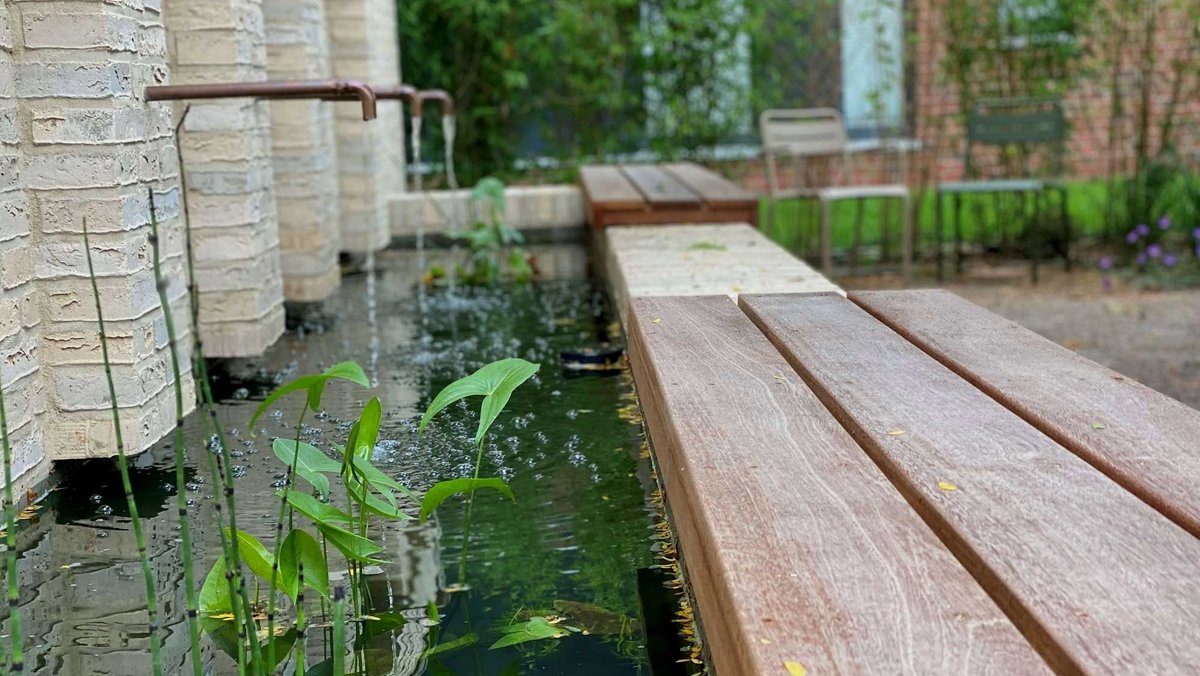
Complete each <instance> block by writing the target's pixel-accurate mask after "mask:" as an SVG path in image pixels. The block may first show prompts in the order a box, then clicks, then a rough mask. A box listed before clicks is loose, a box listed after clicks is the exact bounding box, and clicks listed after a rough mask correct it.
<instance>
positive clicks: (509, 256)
mask: <svg viewBox="0 0 1200 676" xmlns="http://www.w3.org/2000/svg"><path fill="white" fill-rule="evenodd" d="M471 200H472V201H473V202H475V203H476V204H478V205H480V206H481V207H482V208H483V209H484V211H485V218H484V219H483V220H480V221H479V222H477V223H475V225H474V227H472V228H471V229H470V230H463V231H456V232H452V233H450V235H451V237H453V238H454V239H456V240H458V241H461V242H464V243H465V244H466V245H467V248H468V249H470V258H468V260H467V263H466V264H465V265H460V266H458V269H457V275H458V278H459V280H460V281H461V282H463V283H464V284H472V285H476V286H494V285H495V284H498V283H499V282H500V281H501V280H503V279H510V280H513V281H517V282H522V283H523V282H528V281H529V280H530V279H532V278H533V275H534V272H535V271H534V268H533V265H532V262H531V261H532V260H533V257H532V256H531V255H530V254H529V252H528V251H526V250H525V249H523V248H521V245H523V244H524V243H525V237H524V236H523V235H522V234H521V233H520V232H519V231H517V230H515V229H513V228H510V227H509V226H507V225H505V224H504V222H503V219H502V216H503V214H504V182H503V181H501V180H500V179H498V178H494V177H491V176H488V177H487V178H484V179H483V180H481V181H479V183H477V184H476V185H475V188H474V189H472V190H471ZM443 274H444V273H443ZM439 277H440V275H438V274H437V271H436V270H435V271H433V272H432V273H431V278H439Z"/></svg>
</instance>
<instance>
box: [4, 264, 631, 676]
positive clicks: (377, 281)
mask: <svg viewBox="0 0 1200 676" xmlns="http://www.w3.org/2000/svg"><path fill="white" fill-rule="evenodd" d="M582 256H583V250H582V249H580V248H576V247H558V248H554V249H547V250H545V251H544V252H542V261H543V268H549V269H551V271H552V269H553V268H554V267H562V268H570V269H575V270H582V269H583V263H582V259H581V257H582ZM418 258H422V259H423V258H424V256H423V255H418V254H417V253H415V252H398V251H397V252H385V253H383V254H381V255H380V256H379V258H378V260H377V261H376V271H375V273H374V274H373V275H367V274H364V275H357V276H350V277H346V278H345V279H344V280H343V287H342V289H341V291H340V292H339V293H338V295H337V297H336V298H334V299H332V301H331V302H329V303H328V304H327V306H326V309H325V311H324V313H325V314H324V316H315V317H313V316H310V317H309V318H308V319H307V320H305V321H303V322H301V323H300V325H299V326H298V327H293V328H292V329H290V330H289V332H288V333H287V334H286V335H285V336H284V337H283V338H282V339H280V341H279V342H278V343H277V344H276V345H274V346H273V347H272V348H271V349H270V351H269V352H268V353H267V354H266V355H264V356H263V357H261V358H259V359H255V360H253V361H252V362H251V361H241V362H231V363H229V364H226V365H224V366H225V368H226V373H228V374H229V375H227V376H225V377H224V378H222V379H221V380H219V381H218V383H217V387H218V390H219V395H220V396H221V398H222V399H223V400H224V403H223V404H222V407H221V409H222V411H221V415H222V418H223V420H224V423H225V426H226V429H227V431H228V434H229V439H228V441H229V443H230V445H231V447H232V451H233V452H234V455H235V456H237V457H236V458H235V460H234V462H235V464H236V468H235V470H236V472H237V473H238V474H239V475H240V476H241V478H239V479H238V480H237V483H236V487H237V500H238V510H237V512H238V514H237V515H238V521H239V524H238V525H239V527H240V528H241V529H243V530H246V531H249V532H250V533H252V534H254V535H256V536H258V537H259V538H260V539H261V540H263V541H264V542H266V543H269V542H270V539H271V536H272V533H273V530H274V521H275V516H276V512H277V510H278V504H279V503H278V498H276V497H274V493H275V491H276V488H275V487H273V486H272V483H277V482H278V479H279V477H280V476H282V475H281V472H282V470H283V465H282V464H281V463H280V462H279V461H278V460H277V459H276V458H275V457H274V456H273V454H272V453H271V451H270V441H271V438H272V437H274V436H287V435H288V430H289V428H291V427H292V426H294V425H295V419H296V416H297V415H298V414H299V411H300V405H301V396H300V395H295V396H291V397H288V398H286V399H284V400H282V401H281V402H280V403H279V404H278V405H276V406H275V407H274V410H272V411H270V412H269V413H268V414H267V415H265V416H264V417H263V418H262V419H261V420H260V421H259V423H258V424H257V427H259V428H260V429H259V430H258V434H257V436H256V437H254V438H252V437H251V435H250V430H248V429H246V425H247V423H248V421H249V418H250V415H251V414H252V412H253V410H254V408H255V406H257V401H260V400H261V399H262V398H263V397H264V396H265V395H266V394H267V392H268V391H269V390H270V389H271V388H273V387H274V386H275V385H276V384H277V383H278V382H284V381H286V380H290V379H291V378H292V377H294V376H296V375H300V374H303V373H310V372H317V371H320V370H322V369H323V368H325V367H327V366H329V365H330V364H332V363H334V362H337V361H342V360H346V359H353V360H356V361H358V362H359V363H360V364H362V366H363V368H364V369H365V370H366V371H367V374H368V375H369V376H370V378H371V379H372V381H373V383H374V384H375V387H374V388H373V390H371V391H367V390H363V389H361V388H357V387H356V386H351V385H345V384H335V385H331V386H330V387H329V388H328V389H327V390H326V394H325V398H324V402H323V405H324V411H323V412H322V413H320V414H319V415H317V416H315V417H314V416H312V415H310V416H309V417H308V419H307V421H306V423H305V430H304V437H305V439H306V440H307V441H309V442H310V443H313V444H314V445H316V446H318V447H319V448H323V449H326V450H328V449H330V448H331V446H332V444H333V443H344V441H345V435H346V431H347V429H348V427H349V424H350V421H351V420H353V419H355V418H356V417H357V414H358V411H359V409H360V407H361V405H362V403H363V402H365V401H366V400H367V399H369V398H370V397H371V396H378V397H379V398H380V399H381V400H382V402H383V407H384V420H383V428H382V431H381V435H380V442H379V444H378V446H377V448H376V452H375V457H374V461H375V464H376V465H377V466H378V467H380V468H381V469H383V470H384V471H386V472H387V473H388V474H390V475H391V476H393V477H396V478H397V479H399V480H400V481H401V482H402V483H405V484H406V485H408V486H411V487H413V488H415V489H418V490H423V489H425V488H427V487H428V486H430V485H432V484H433V483H434V482H436V481H439V480H442V479H447V478H456V477H462V476H469V475H470V473H471V469H472V468H471V463H472V461H473V458H474V455H473V448H472V444H471V436H472V435H473V433H474V430H475V426H476V423H477V418H476V417H475V413H474V410H477V408H478V399H474V400H471V401H470V409H468V408H467V407H460V406H452V407H451V408H450V409H448V410H447V411H446V412H445V413H443V414H442V415H441V416H439V417H438V419H437V420H435V422H434V423H433V424H432V425H431V428H430V429H429V430H428V431H427V432H426V434H425V435H424V436H423V437H420V438H418V436H417V433H416V421H417V417H418V416H419V413H420V412H421V411H422V410H423V408H424V406H425V405H426V404H427V403H428V401H429V400H430V398H431V397H432V395H433V394H435V393H436V392H437V391H438V390H440V389H441V388H442V387H443V386H444V385H446V384H447V383H449V382H450V381H452V380H454V379H456V378H458V377H461V376H463V375H465V374H467V373H469V372H471V371H473V370H475V369H476V368H478V367H480V366H482V365H483V364H484V363H487V362H489V361H492V360H495V359H501V358H505V357H522V358H525V359H528V360H530V361H534V362H538V363H540V364H541V365H542V368H541V372H540V373H539V374H538V376H536V377H535V379H534V380H533V381H531V382H530V383H527V384H526V385H524V386H523V387H521V388H520V389H519V390H518V391H517V392H516V394H515V395H514V396H513V398H512V400H511V402H510V404H509V407H508V410H507V412H506V413H504V414H502V415H501V417H500V419H499V421H498V422H497V424H496V425H495V426H494V427H493V428H492V432H491V435H490V438H489V440H488V443H487V448H486V451H485V454H484V464H483V470H482V475H483V476H501V477H504V478H505V479H506V480H508V481H509V482H510V484H511V485H512V488H513V491H514V493H515V495H516V501H515V502H510V501H508V500H507V499H505V498H503V497H502V496H500V495H499V494H498V493H487V492H484V493H479V494H478V496H477V498H476V503H475V510H474V520H475V522H474V526H473V529H472V536H471V546H470V550H469V551H470V555H469V562H468V563H469V566H468V573H467V579H466V580H465V584H463V582H464V581H462V580H459V579H458V577H459V576H458V564H459V561H460V556H461V552H462V530H463V517H464V510H463V504H462V502H461V501H459V500H454V501H451V502H448V503H446V504H445V505H443V507H442V508H441V509H440V510H439V511H438V513H437V515H436V517H435V518H434V519H432V520H430V521H429V522H427V523H425V524H423V525H418V524H417V523H416V522H415V521H409V522H392V523H388V524H387V525H386V526H383V527H382V528H381V529H377V530H376V531H375V532H374V533H373V536H374V539H376V540H377V541H379V542H381V543H382V544H383V546H384V547H385V550H384V553H383V554H382V555H381V557H382V558H385V559H386V561H387V563H386V565H384V566H382V567H381V570H378V571H375V573H376V574H374V575H372V576H371V577H370V581H369V586H370V593H371V607H372V609H373V610H372V612H373V613H374V614H375V615H377V616H379V617H381V618H384V619H386V620H387V621H388V622H390V626H388V627H386V628H382V629H380V630H379V632H378V634H379V635H377V636H373V637H371V638H369V639H368V638H364V639H363V640H362V641H360V648H361V650H360V651H359V652H358V654H357V655H356V656H354V657H352V658H351V659H350V660H349V661H348V662H347V665H348V667H349V666H350V665H354V664H356V662H355V660H357V667H358V668H359V669H361V670H362V672H363V673H369V674H420V673H429V674H447V673H450V674H527V673H528V674H533V673H537V674H543V673H544V674H579V675H589V674H597V675H599V674H605V675H608V674H614V675H615V674H638V673H643V672H645V670H646V669H645V666H644V657H643V655H644V647H643V646H644V640H643V637H642V634H641V630H640V627H639V626H638V622H637V618H638V593H637V587H636V571H637V569H638V568H644V567H646V566H648V565H650V564H652V563H653V561H652V553H651V546H650V545H651V543H650V523H651V519H652V514H651V510H649V509H648V508H647V506H646V499H645V496H646V488H645V483H644V480H643V479H644V477H645V476H646V474H647V467H646V461H645V460H641V459H639V451H640V447H641V443H642V440H641V437H640V427H639V426H638V425H636V424H634V423H632V422H631V421H630V420H629V416H628V415H624V416H623V415H622V414H621V411H622V409H623V408H624V410H625V411H626V413H628V411H630V410H632V409H631V406H632V405H633V404H634V400H633V397H632V385H631V383H630V382H629V380H628V377H627V376H626V375H624V374H620V373H618V374H615V375H583V376H579V375H571V374H568V373H565V372H564V371H563V370H562V369H561V368H560V367H559V363H558V361H559V360H558V353H559V350H562V349H572V348H577V347H580V346H584V345H590V344H593V343H595V342H596V341H597V340H598V339H600V338H601V337H603V335H604V334H605V332H606V329H607V327H608V325H609V322H610V321H611V319H610V317H609V316H608V314H607V309H606V307H605V300H604V297H603V294H602V293H601V292H600V291H599V290H598V289H597V288H595V287H594V286H593V285H592V284H591V283H590V282H589V281H587V280H586V279H583V278H581V277H579V276H578V273H575V274H574V276H572V275H566V276H562V275H560V276H558V277H554V276H553V274H552V275H551V278H550V279H547V280H545V281H543V282H541V283H539V284H538V285H536V286H534V287H531V288H502V289H494V290H482V291H471V290H463V289H456V290H448V289H439V290H434V291H428V292H426V291H422V290H420V289H418V288H417V286H416V285H415V284H414V281H415V280H416V279H418V278H419V272H420V269H421V267H422V266H423V265H424V264H426V263H427V261H424V260H421V261H420V262H418ZM187 423H188V424H187V439H188V444H187V448H188V452H189V454H190V457H191V461H192V466H191V468H190V474H189V477H190V480H191V483H190V485H189V490H188V497H189V499H191V500H192V501H194V505H193V507H192V508H191V517H190V519H191V520H190V524H191V527H192V534H193V538H194V539H195V541H196V543H197V547H198V551H199V552H200V554H199V556H198V558H199V559H202V560H201V561H200V562H199V563H198V565H197V572H196V576H197V584H199V582H200V580H201V579H202V578H203V575H204V573H205V572H206V571H207V570H208V568H209V566H210V565H211V563H212V561H213V560H214V559H215V558H216V556H217V555H218V553H219V542H218V540H217V532H216V529H215V527H213V525H212V524H213V523H214V520H213V511H212V510H213V498H212V489H211V481H210V480H208V469H207V461H206V460H205V459H204V457H203V455H202V454H203V453H205V452H207V451H206V447H207V446H208V445H209V433H208V432H206V431H205V430H203V429H201V422H200V420H199V417H198V416H197V415H195V414H193V415H191V416H189V417H188V421H187ZM197 461H203V463H204V464H202V465H200V466H199V467H197V465H196V463H197ZM135 464H136V470H135V472H134V476H133V481H134V482H135V490H136V493H137V496H138V507H139V510H140V511H141V514H142V516H143V518H144V520H145V529H146V532H147V537H148V538H149V549H150V551H151V553H152V557H153V567H154V572H155V575H156V583H157V587H158V595H157V597H158V599H159V602H160V604H161V605H162V609H163V613H164V623H165V624H166V625H167V630H166V633H165V637H164V651H163V656H164V661H165V663H166V664H167V665H168V669H169V671H171V672H172V673H181V672H183V671H184V670H185V669H190V666H189V664H188V657H187V647H188V640H187V632H186V629H185V626H184V624H183V622H182V612H183V607H184V602H183V599H184V596H183V590H182V581H183V567H182V563H181V558H180V552H179V547H178V516H177V514H176V512H175V509H174V500H175V497H174V490H173V486H174V465H173V456H172V449H171V448H170V446H169V444H162V445H160V446H159V447H156V448H155V449H153V450H152V451H151V452H149V453H146V454H144V455H142V456H140V457H138V458H137V459H136V462H135ZM64 469H65V473H64V476H63V481H62V484H61V486H60V488H59V490H56V491H54V492H53V493H52V494H51V495H50V496H49V498H48V499H46V500H45V501H44V502H43V503H42V507H43V508H42V509H41V510H40V511H39V512H38V514H37V516H36V517H35V518H34V519H32V520H30V521H28V522H26V523H25V524H24V525H23V526H22V528H21V529H20V531H19V535H20V542H21V548H22V554H21V562H20V565H21V570H20V582H21V588H22V592H21V601H22V604H21V612H22V619H23V623H24V627H23V629H24V631H23V632H22V633H24V634H25V635H26V636H27V639H26V645H27V650H28V653H27V655H26V664H27V673H28V672H32V673H35V674H71V675H74V674H80V675H82V674H144V673H150V669H149V664H150V662H149V657H148V643H149V642H148V637H147V635H146V613H145V611H144V606H145V599H144V587H143V581H142V576H141V571H140V566H139V564H138V559H137V550H136V546H135V543H134V539H133V535H132V533H131V531H130V529H129V520H128V518H127V517H128V514H127V510H126V507H125V501H124V498H123V496H122V493H121V488H120V480H119V477H118V475H117V473H116V471H115V468H114V465H113V463H112V462H111V461H91V462H86V463H78V464H72V465H67V466H66V467H65V468H64ZM412 511H413V512H414V513H415V508H414V509H413V510H412ZM268 547H270V544H268ZM334 567H337V564H335V565H334ZM463 587H465V588H466V590H465V591H464V590H461V589H462V588H463ZM431 603H432V604H434V605H435V606H436V607H437V609H438V614H439V615H440V623H434V622H431V621H430V620H429V614H430V611H429V606H430V604H431ZM530 613H538V614H547V613H555V614H558V615H560V616H564V617H566V618H567V621H569V622H571V623H573V624H575V625H576V626H582V627H583V628H585V629H587V630H588V631H587V632H586V634H585V633H583V632H581V633H575V634H571V635H570V636H568V637H567V638H563V639H560V640H548V641H542V642H537V643H530V644H527V645H526V646H525V647H523V648H516V647H509V648H503V649H498V650H489V646H490V645H491V644H492V643H493V642H494V641H495V640H496V639H497V638H499V636H500V635H501V633H500V631H499V627H501V626H503V625H504V624H505V623H508V622H510V621H511V620H512V619H513V618H514V617H517V618H524V617H527V616H528V615H529V614H530ZM317 621H319V616H318V618H317ZM380 626H382V623H381V625H380ZM5 631H6V630H5ZM0 633H3V632H0ZM314 633H317V634H318V635H319V633H320V632H319V630H318V631H316V632H314ZM471 634H473V635H474V636H475V637H476V640H475V641H474V642H470V641H469V639H468V640H464V641H462V642H460V643H461V644H462V645H465V647H461V648H458V649H456V650H449V651H445V652H439V653H437V654H435V655H433V656H429V655H425V656H423V653H425V651H427V649H428V648H430V647H431V646H433V645H437V644H442V645H445V644H447V643H449V642H451V641H453V640H454V639H458V638H461V637H464V636H469V635H471ZM203 643H204V648H203V650H204V652H205V663H206V665H208V668H209V669H210V670H211V671H212V673H219V674H223V673H231V672H232V673H236V669H235V666H234V665H233V663H232V662H231V661H230V660H229V658H227V657H226V656H225V655H224V654H223V653H221V652H220V651H219V650H218V649H216V648H215V647H214V646H213V644H212V643H211V642H210V641H209V640H208V639H207V638H205V639H204V641H203ZM308 654H309V656H310V657H309V664H310V665H311V664H313V663H316V662H320V661H321V660H323V659H325V658H326V657H327V656H328V655H329V653H328V652H327V646H326V645H324V642H323V641H321V640H320V639H315V640H310V642H309V647H308Z"/></svg>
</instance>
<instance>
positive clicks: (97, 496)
mask: <svg viewBox="0 0 1200 676" xmlns="http://www.w3.org/2000/svg"><path fill="white" fill-rule="evenodd" d="M88 500H91V501H92V504H93V505H98V504H100V503H101V502H104V496H102V495H100V494H99V493H96V494H95V495H93V496H92V497H90V498H88Z"/></svg>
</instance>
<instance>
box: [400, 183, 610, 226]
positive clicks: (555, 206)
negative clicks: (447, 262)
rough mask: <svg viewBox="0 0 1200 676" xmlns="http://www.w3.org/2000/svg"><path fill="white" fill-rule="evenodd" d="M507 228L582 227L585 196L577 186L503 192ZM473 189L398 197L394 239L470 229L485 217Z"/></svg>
mask: <svg viewBox="0 0 1200 676" xmlns="http://www.w3.org/2000/svg"><path fill="white" fill-rule="evenodd" d="M504 206H505V210H504V215H503V216H502V219H503V221H504V224H505V225H508V226H511V227H513V228H518V229H521V228H555V227H575V226H579V227H582V226H583V225H584V224H585V222H586V220H587V216H586V214H585V213H584V205H583V194H582V193H581V192H580V190H579V186H576V185H541V186H527V187H526V186H520V187H512V188H507V189H505V191H504ZM485 213H486V212H485V207H484V205H480V204H477V203H475V202H474V201H473V200H472V199H471V191H470V190H438V191H434V192H424V193H418V192H410V193H405V194H403V195H396V196H395V197H393V198H392V202H391V223H392V225H391V227H392V236H393V237H404V236H409V235H415V234H417V233H418V232H423V233H425V234H431V233H439V232H446V231H449V230H460V229H463V228H468V227H470V226H471V225H472V224H474V223H475V222H477V221H479V220H481V219H483V218H484V216H485Z"/></svg>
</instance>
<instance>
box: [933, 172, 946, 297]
mask: <svg viewBox="0 0 1200 676" xmlns="http://www.w3.org/2000/svg"><path fill="white" fill-rule="evenodd" d="M933 240H934V245H935V246H936V247H937V250H936V251H935V258H936V259H937V278H938V281H939V282H940V281H942V279H943V278H944V277H945V272H944V270H943V265H944V264H945V261H944V256H943V254H942V191H940V190H938V191H937V192H935V193H934V197H933Z"/></svg>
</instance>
